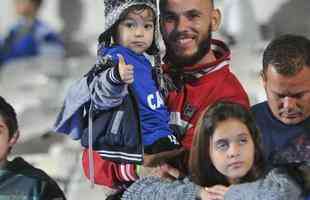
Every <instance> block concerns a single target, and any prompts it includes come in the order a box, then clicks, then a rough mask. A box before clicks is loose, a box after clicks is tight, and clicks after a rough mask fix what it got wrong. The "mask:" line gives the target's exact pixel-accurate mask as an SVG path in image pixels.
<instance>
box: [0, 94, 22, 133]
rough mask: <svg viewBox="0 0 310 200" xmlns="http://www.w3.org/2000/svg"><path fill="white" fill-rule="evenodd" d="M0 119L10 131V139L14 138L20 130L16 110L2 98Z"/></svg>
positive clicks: (0, 98) (0, 101)
mask: <svg viewBox="0 0 310 200" xmlns="http://www.w3.org/2000/svg"><path fill="white" fill-rule="evenodd" d="M0 117H1V118H2V120H3V122H4V123H5V125H6V126H7V127H8V129H9V138H12V137H13V135H14V134H15V133H16V131H17V129H18V123H17V117H16V112H15V110H14V108H13V107H12V106H11V105H10V104H9V103H8V102H6V100H5V99H4V98H3V97H1V96H0Z"/></svg>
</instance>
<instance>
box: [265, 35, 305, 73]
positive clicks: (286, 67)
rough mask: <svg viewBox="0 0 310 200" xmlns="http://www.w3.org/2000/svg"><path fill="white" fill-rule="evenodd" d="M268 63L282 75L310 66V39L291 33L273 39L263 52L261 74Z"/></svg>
mask: <svg viewBox="0 0 310 200" xmlns="http://www.w3.org/2000/svg"><path fill="white" fill-rule="evenodd" d="M269 65H272V66H273V67H274V69H275V70H276V71H277V73H279V74H281V75H284V76H293V75H295V74H296V73H298V72H299V71H300V70H301V69H302V68H303V67H305V66H306V67H309V68H310V40H309V39H307V38H306V37H303V36H299V35H291V34H286V35H282V36H280V37H278V38H276V39H274V40H273V41H271V42H270V44H269V45H268V46H267V48H266V49H265V51H264V54H263V71H262V75H263V76H265V75H266V72H267V69H268V66H269Z"/></svg>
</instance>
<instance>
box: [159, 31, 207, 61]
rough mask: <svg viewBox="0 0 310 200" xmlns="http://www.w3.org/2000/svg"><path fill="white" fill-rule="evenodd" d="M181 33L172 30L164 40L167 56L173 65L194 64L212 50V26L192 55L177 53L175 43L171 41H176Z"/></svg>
mask: <svg viewBox="0 0 310 200" xmlns="http://www.w3.org/2000/svg"><path fill="white" fill-rule="evenodd" d="M180 35H182V33H180V32H172V33H171V34H170V36H169V37H168V38H166V39H165V40H164V43H165V46H166V58H167V60H168V61H169V62H170V63H172V64H173V65H177V66H179V67H180V66H182V67H184V66H191V65H194V64H196V63H198V62H199V61H200V60H201V59H202V58H203V57H204V56H205V55H206V54H207V53H208V52H209V51H210V48H211V40H212V31H211V26H209V30H208V33H207V36H206V37H204V38H203V39H202V41H200V42H199V44H198V48H197V51H196V52H195V53H194V54H192V55H190V56H181V55H177V54H176V51H175V49H173V45H172V44H170V43H171V42H170V41H172V42H174V41H175V40H176V39H177V38H178V37H180Z"/></svg>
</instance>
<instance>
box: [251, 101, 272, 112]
mask: <svg viewBox="0 0 310 200" xmlns="http://www.w3.org/2000/svg"><path fill="white" fill-rule="evenodd" d="M267 106H268V103H267V101H264V102H261V103H257V104H254V105H253V106H251V111H252V112H253V113H254V114H255V113H258V112H265V109H266V108H267Z"/></svg>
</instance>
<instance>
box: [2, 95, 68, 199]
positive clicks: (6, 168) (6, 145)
mask: <svg viewBox="0 0 310 200" xmlns="http://www.w3.org/2000/svg"><path fill="white" fill-rule="evenodd" d="M18 137H19V130H18V123H17V118H16V113H15V111H14V108H13V107H12V106H11V105H10V104H9V103H7V102H6V101H5V99H3V98H2V97H1V96H0V180H1V181H0V199H17V200H21V199H25V200H32V199H37V200H47V199H48V200H64V199H66V198H65V196H64V194H63V192H62V191H61V189H60V188H59V187H58V185H57V183H56V182H55V181H54V180H53V179H51V178H50V177H49V176H48V175H47V174H46V173H45V172H43V171H42V170H40V169H37V168H34V167H33V166H32V165H30V164H29V163H27V162H26V161H25V160H23V159H22V158H21V157H17V158H15V159H14V160H13V161H8V155H9V153H10V151H11V149H12V148H13V146H14V145H15V144H16V142H17V140H18Z"/></svg>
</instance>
